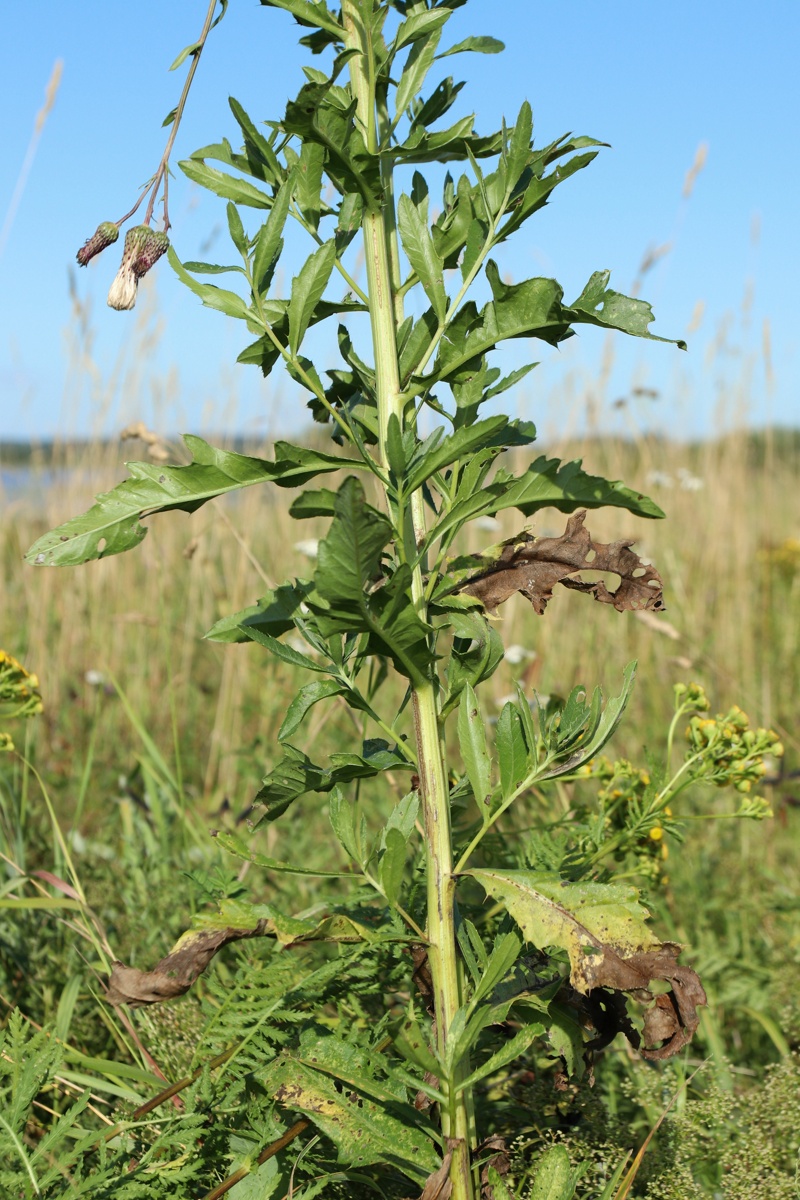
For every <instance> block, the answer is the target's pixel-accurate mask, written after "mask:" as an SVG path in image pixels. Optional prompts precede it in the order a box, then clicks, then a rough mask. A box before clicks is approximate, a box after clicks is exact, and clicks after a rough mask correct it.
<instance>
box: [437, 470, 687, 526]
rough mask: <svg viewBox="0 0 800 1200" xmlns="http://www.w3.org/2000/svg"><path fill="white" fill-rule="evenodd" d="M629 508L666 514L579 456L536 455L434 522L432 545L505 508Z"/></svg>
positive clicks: (640, 512) (653, 514) (528, 512)
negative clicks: (521, 469)
mask: <svg viewBox="0 0 800 1200" xmlns="http://www.w3.org/2000/svg"><path fill="white" fill-rule="evenodd" d="M607 506H608V507H611V508H625V509H628V511H629V512H633V513H636V515H637V516H640V517H663V516H664V513H663V512H662V510H661V509H660V508H659V507H658V505H657V504H655V503H654V502H653V501H652V500H650V499H649V498H648V497H647V496H645V495H644V494H643V493H642V492H639V491H637V490H636V489H634V488H629V487H626V485H625V484H624V483H622V482H621V480H618V479H615V480H610V479H605V478H604V477H603V476H602V475H588V474H587V473H586V472H585V471H584V470H583V468H582V464H581V462H580V460H576V461H575V462H569V463H562V462H561V461H560V459H557V458H545V457H544V456H542V457H541V458H537V459H536V461H535V462H533V463H532V464H531V465H530V466H529V467H528V469H527V471H526V472H525V473H524V474H523V475H520V476H518V477H516V478H515V477H514V476H511V475H509V474H507V473H505V472H503V471H499V472H498V473H497V475H496V476H495V479H494V481H493V482H492V483H490V484H487V485H485V486H484V487H483V488H481V489H480V490H479V491H474V492H471V493H467V494H466V495H465V496H464V497H463V498H462V499H459V500H457V501H456V503H455V504H454V505H453V507H452V508H451V509H450V511H449V512H447V513H444V514H443V516H442V517H441V519H440V520H439V521H438V522H437V524H436V525H434V526H433V528H432V529H431V532H430V533H429V535H428V543H427V544H428V545H432V544H433V542H434V541H435V540H436V539H437V538H440V537H442V536H444V534H446V533H449V531H450V530H451V529H453V528H454V527H455V526H458V525H461V524H463V522H464V521H470V520H473V519H474V518H475V517H479V516H482V515H484V514H487V513H491V514H492V515H494V514H495V513H498V512H502V510H503V509H505V508H518V509H519V510H520V512H522V513H524V514H525V516H526V517H530V516H533V514H534V513H536V512H538V511H539V510H540V509H542V508H557V509H558V510H559V512H565V513H571V512H575V510H576V509H578V508H605V507H607Z"/></svg>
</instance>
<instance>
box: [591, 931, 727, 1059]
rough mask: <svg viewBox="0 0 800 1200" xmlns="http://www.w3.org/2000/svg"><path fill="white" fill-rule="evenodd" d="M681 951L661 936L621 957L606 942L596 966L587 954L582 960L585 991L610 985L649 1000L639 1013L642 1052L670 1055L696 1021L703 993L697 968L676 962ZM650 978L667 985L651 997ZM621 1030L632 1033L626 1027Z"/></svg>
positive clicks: (683, 1043)
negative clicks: (641, 1016)
mask: <svg viewBox="0 0 800 1200" xmlns="http://www.w3.org/2000/svg"><path fill="white" fill-rule="evenodd" d="M680 952H681V948H680V946H677V945H675V943H674V942H664V943H663V944H662V945H660V946H659V947H657V949H655V950H645V951H642V953H641V954H632V955H630V956H629V957H627V958H622V957H621V956H620V955H618V954H616V953H615V952H614V951H613V950H612V949H611V947H610V946H604V947H603V954H602V956H600V955H598V956H597V960H596V966H595V965H593V963H592V959H591V958H589V961H588V962H587V965H586V972H585V974H586V982H587V983H588V986H589V989H590V991H591V990H592V989H594V988H613V989H614V990H615V991H619V992H628V993H629V994H631V995H632V996H633V997H634V998H635V999H637V1000H644V1001H647V1002H652V1003H651V1006H650V1007H649V1008H648V1009H647V1011H646V1012H645V1016H644V1030H643V1038H642V1042H643V1048H642V1049H641V1055H642V1057H643V1058H648V1059H662V1058H672V1056H673V1055H674V1054H677V1053H678V1052H679V1051H680V1050H682V1049H683V1047H684V1046H686V1045H687V1044H688V1043H689V1042H690V1041H691V1040H692V1037H693V1035H694V1033H695V1032H696V1030H697V1027H698V1025H699V1024H700V1017H699V1015H698V1012H697V1009H698V1006H700V1005H704V1004H706V1003H707V1000H706V994H705V991H704V990H703V985H702V984H701V982H700V979H699V977H698V975H697V974H696V972H695V971H693V970H692V969H691V967H681V966H679V965H678V955H679V954H680ZM654 980H664V981H666V982H667V983H669V984H670V986H671V989H672V990H671V991H670V992H667V993H664V994H663V995H659V996H655V997H654V996H653V995H652V993H651V992H650V990H649V985H650V983H651V982H653V981H654ZM624 1032H625V1033H626V1035H627V1036H628V1037H629V1038H630V1037H631V1033H632V1031H631V1030H629V1029H625V1030H624Z"/></svg>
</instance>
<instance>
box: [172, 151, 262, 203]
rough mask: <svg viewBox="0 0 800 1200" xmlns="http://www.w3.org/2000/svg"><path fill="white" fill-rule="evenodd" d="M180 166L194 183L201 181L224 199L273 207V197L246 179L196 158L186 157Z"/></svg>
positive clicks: (201, 184) (210, 190)
mask: <svg viewBox="0 0 800 1200" xmlns="http://www.w3.org/2000/svg"><path fill="white" fill-rule="evenodd" d="M178 166H179V167H180V169H181V170H182V171H183V173H184V175H185V176H186V178H187V179H191V181H192V183H199V184H200V186H201V187H204V188H207V190H208V191H209V192H214V194H215V195H216V196H221V197H222V199H223V200H233V202H234V204H245V205H247V206H248V207H249V208H272V197H271V196H268V195H267V193H266V192H262V191H261V189H260V188H257V187H256V186H255V185H254V184H252V183H248V182H247V180H246V179H237V178H236V176H235V175H228V173H227V172H226V171H219V170H217V168H216V167H209V166H208V165H207V164H206V163H204V162H201V161H200V160H199V159H196V158H185V159H183V160H182V161H181V162H179V163H178Z"/></svg>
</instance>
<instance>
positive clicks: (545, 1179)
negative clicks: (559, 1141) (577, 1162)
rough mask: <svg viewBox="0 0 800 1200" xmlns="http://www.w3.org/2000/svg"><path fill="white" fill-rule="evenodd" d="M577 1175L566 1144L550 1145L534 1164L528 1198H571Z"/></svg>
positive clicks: (555, 1199) (540, 1199)
mask: <svg viewBox="0 0 800 1200" xmlns="http://www.w3.org/2000/svg"><path fill="white" fill-rule="evenodd" d="M579 1177H580V1171H573V1169H572V1164H571V1163H570V1159H569V1151H568V1150H567V1148H566V1146H561V1145H555V1146H550V1147H548V1149H547V1150H545V1151H544V1153H543V1154H542V1155H541V1156H540V1158H539V1161H538V1162H537V1164H536V1174H535V1176H534V1179H533V1184H532V1186H531V1193H530V1200H572V1197H573V1196H574V1195H575V1185H576V1183H577V1182H578V1179H579Z"/></svg>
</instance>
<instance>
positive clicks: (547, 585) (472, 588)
mask: <svg viewBox="0 0 800 1200" xmlns="http://www.w3.org/2000/svg"><path fill="white" fill-rule="evenodd" d="M585 519H586V510H585V509H583V510H581V511H580V512H577V513H575V514H574V516H572V517H570V519H569V521H568V522H567V528H566V530H565V532H564V533H563V534H562V535H561V536H560V537H557V538H534V537H531V535H530V534H527V533H526V534H522V535H521V536H520V537H518V538H512V539H511V540H510V541H508V542H505V543H504V544H503V546H502V548H501V549H500V553H499V555H498V556H497V558H496V560H495V561H494V562H493V563H492V564H491V565H490V566H489V567H488V569H487V570H485V571H483V572H482V573H481V574H480V575H477V576H476V577H474V578H473V579H471V580H470V581H469V582H468V583H467V584H466V585H465V586H464V587H462V588H461V589H460V590H461V591H462V592H463V593H466V595H468V596H475V597H476V599H478V600H480V601H481V603H482V604H483V605H484V607H485V608H486V609H487V610H488V611H489V612H494V611H495V609H496V608H497V606H498V604H502V603H503V601H505V600H508V598H509V597H510V596H513V595H514V593H515V592H521V593H522V595H523V596H525V597H526V599H528V600H530V602H531V604H532V605H533V608H534V612H536V613H538V614H539V615H540V616H541V614H542V613H543V612H544V610H545V608H546V607H547V603H548V601H549V600H550V599H552V595H553V587H554V586H555V584H557V583H561V584H563V585H564V587H568V588H572V589H573V590H574V591H578V592H587V593H589V594H590V595H592V596H594V598H595V600H597V601H599V602H600V603H601V604H613V606H614V608H615V609H616V610H617V612H625V611H636V610H640V609H651V610H653V611H655V612H660V611H662V610H663V608H664V598H663V593H662V587H663V581H662V579H661V576H660V575H659V573H658V571H657V570H656V569H655V567H653V566H650V565H649V564H645V563H643V562H642V560H641V559H640V558H639V556H638V555H637V554H634V553H633V551H632V550H631V549H630V547H631V546H632V545H633V542H632V541H631V540H625V541H619V542H610V543H608V544H605V543H602V542H594V541H592V538H591V534H590V533H589V531H588V529H586V528H585V527H584V524H583V522H584V520H585ZM581 570H584V571H608V572H610V573H612V574H615V575H619V577H620V584H619V587H618V588H617V589H616V591H614V592H609V590H608V588H607V587H606V585H605V583H604V582H603V581H602V580H597V581H593V582H591V583H590V582H587V581H585V580H583V579H581V577H580V575H578V574H577V572H578V571H581Z"/></svg>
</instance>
